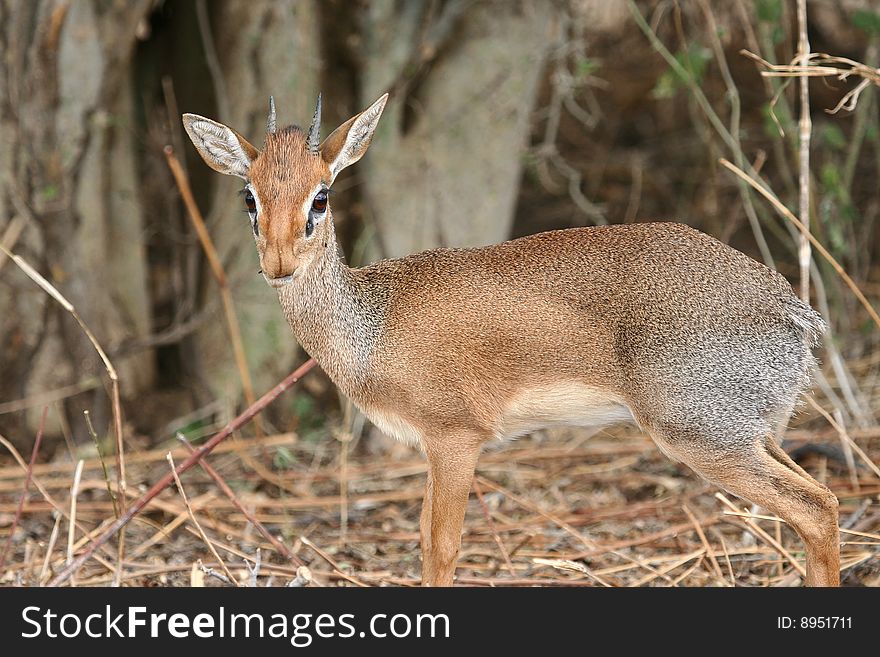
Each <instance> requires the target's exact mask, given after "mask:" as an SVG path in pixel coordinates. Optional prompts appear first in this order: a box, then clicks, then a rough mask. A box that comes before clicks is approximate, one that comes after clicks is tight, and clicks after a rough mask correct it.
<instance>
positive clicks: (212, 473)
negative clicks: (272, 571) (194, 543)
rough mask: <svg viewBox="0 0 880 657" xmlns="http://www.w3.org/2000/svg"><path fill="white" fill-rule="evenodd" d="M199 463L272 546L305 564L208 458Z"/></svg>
mask: <svg viewBox="0 0 880 657" xmlns="http://www.w3.org/2000/svg"><path fill="white" fill-rule="evenodd" d="M177 439H178V440H179V441H180V442H182V443H183V444H184V445H185V446H186V448H187V449H188V450H189V451H190V453H191V454H192V453H193V452H195V448H194V447H193V446H192V445H191V444H190V443H189V441H188V440H187V439H186V438H185V437H184V436H183V435H182V434H180V433H178V434H177ZM199 465H200V466H201V467H202V469H203V470H204V471H205V472H207V473H208V475H209V476H210V477H211V479H213V480H214V483H216V484H217V486H218V487H219V488H220V490H221V491H223V494H224V495H226V497H228V498H229V501H230V502H232V503H233V504H234V505H235V508H236V509H238V510H239V511H241V512H242V513H243V514H244V517H245V518H247V519H248V522H250V523H251V524H252V525H253V526H254V527H256V529H257V531H258V532H260V534H262V535H263V537H264V538H265V539H266V540H267V541H269V542H270V543H271V544H272V547H274V548H275V549H276V550H278V552H279V553H280V554H282V555H284V557H285V558H286V559H288V560H290V561H292V562H293V563H294V564H296V565H297V566H303V565H305V564H304V563H303V562H302V560H301V559H300V558H299V557H297V556H296V555H295V554H293V553H292V552H291V551H290V550H288V549H287V547H286V546H285V545H284V543H282V542H281V541H279V540H278V539H277V538H275V537H274V536H273V535H272V533H271V532H270V531H269V530H268V529H266V526H265V525H264V524H263V523H261V522H260V521H259V520H257V519H256V518H255V517H254V514H253V513H251V512H250V511H248V510H247V508H246V507H245V506H244V504H242V503H241V502H240V501H239V499H238V498H237V497H236V496H235V493H234V492H232V489H231V488H230V487H229V484H227V483H226V481H225V480H224V479H223V477H221V476H220V474H219V473H218V472H217V471H216V470H215V469H214V468H213V467H211V465H210V464H209V463H208V461H207V460H206V459H202V460H201V461H200V462H199Z"/></svg>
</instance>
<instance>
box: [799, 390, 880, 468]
mask: <svg viewBox="0 0 880 657" xmlns="http://www.w3.org/2000/svg"><path fill="white" fill-rule="evenodd" d="M807 403H808V404H809V405H810V406H812V407H813V408H815V409H816V410H817V411H819V413H821V415H822V417H824V418H825V419H826V420H828V424H830V425H831V426H832V427H834V429H835V431H837V434H838V435H839V436H840V438H841V440H844V441H846V442H848V444H849V446H850V447H852V449H853V451H854V452H855V453H856V454H858V455H859V458H860V459H862V461H864V462H865V465H867V466H868V467H869V468H871V471H872V472H873V473H874V474H875V475H877V476H878V477H880V467H877V464H876V463H874V461H872V460H871V457H870V456H868V455H867V454H866V453H865V451H864V450H863V449H862V448H861V447H859V445H858V443H856V441H854V440H853V439H852V438H850V436H849V434H848V433H847V431H846V429H844V428H843V427H842V426H841V425H840V424H838V423H837V422H836V421H835V420H834V418H833V417H831V414H830V413H829V412H828V411H826V410H825V409H824V408H822V407H821V406H820V405H819V404H818V403H817V402H816V400H815V399H813V398H812V397H807Z"/></svg>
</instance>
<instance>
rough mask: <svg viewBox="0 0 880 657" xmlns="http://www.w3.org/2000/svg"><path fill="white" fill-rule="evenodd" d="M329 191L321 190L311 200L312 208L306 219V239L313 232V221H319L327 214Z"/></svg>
mask: <svg viewBox="0 0 880 657" xmlns="http://www.w3.org/2000/svg"><path fill="white" fill-rule="evenodd" d="M329 191H330V190H329V189H321V190H319V191H318V193H317V194H315V198H313V199H312V207H311V208H310V209H309V216H308V218H307V219H306V237H310V236H311V234H312V233H313V232H314V230H315V220H316V219H320V218H321V217H322V216H323V215H324V213H325V212H327V193H328V192H329Z"/></svg>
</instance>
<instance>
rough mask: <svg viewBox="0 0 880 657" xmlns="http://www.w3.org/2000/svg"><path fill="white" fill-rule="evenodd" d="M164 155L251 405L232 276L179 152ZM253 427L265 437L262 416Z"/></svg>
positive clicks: (168, 150)
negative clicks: (193, 231) (196, 240)
mask: <svg viewBox="0 0 880 657" xmlns="http://www.w3.org/2000/svg"><path fill="white" fill-rule="evenodd" d="M165 159H166V160H167V162H168V168H169V169H171V173H172V175H173V176H174V181H175V182H176V183H177V188H178V189H179V190H180V196H181V198H183V203H184V205H185V206H186V210H187V214H189V218H190V221H192V224H193V227H194V228H195V229H196V234H197V235H198V237H199V242H200V243H201V245H202V250H203V251H204V252H205V257H207V258H208V264H210V266H211V273H212V274H213V275H214V280H216V281H217V286H218V287H219V288H220V298H221V299H222V301H223V312H224V314H225V315H226V326H227V328H228V330H229V339H230V340H231V341H232V351H233V355H234V356H235V366H236V367H237V368H238V376H239V377H240V378H241V387H242V391H243V392H244V399H245V401H246V402H247V405H248V406H252V405H253V404H254V400H255V397H254V386H253V383H252V382H251V373H250V370H249V369H248V364H247V357H246V356H245V351H244V342H243V341H242V338H241V327H240V326H239V323H238V315H237V314H236V312H235V305H234V304H233V302H232V293H231V292H230V290H229V280H228V279H227V278H226V272H225V271H224V269H223V263H222V262H220V256H219V255H217V249H216V248H215V246H214V241H213V240H212V239H211V235H210V234H209V233H208V228H207V227H206V226H205V220H204V219H203V218H202V213H201V211H200V210H199V206H198V205H197V204H196V200H195V198H194V197H193V193H192V188H191V187H190V186H189V179H188V178H187V176H186V172H185V171H184V170H183V167H182V166H181V165H180V160H178V159H177V156H176V155H175V154H174V149H173V148H172V147H171V146H166V147H165ZM254 427H255V429H256V432H257V437H262V435H263V426H262V421H261V420H260V419H259V418H257V421H256V423H255V424H254Z"/></svg>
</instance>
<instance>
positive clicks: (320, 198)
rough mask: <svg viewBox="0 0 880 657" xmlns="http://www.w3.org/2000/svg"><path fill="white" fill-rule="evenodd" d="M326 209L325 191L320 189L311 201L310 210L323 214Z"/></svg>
mask: <svg viewBox="0 0 880 657" xmlns="http://www.w3.org/2000/svg"><path fill="white" fill-rule="evenodd" d="M326 210H327V192H325V191H324V190H321V191H320V192H318V193H317V194H315V198H314V200H313V201H312V211H313V212H317V213H318V214H323V213H324V212H325V211H326Z"/></svg>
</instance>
